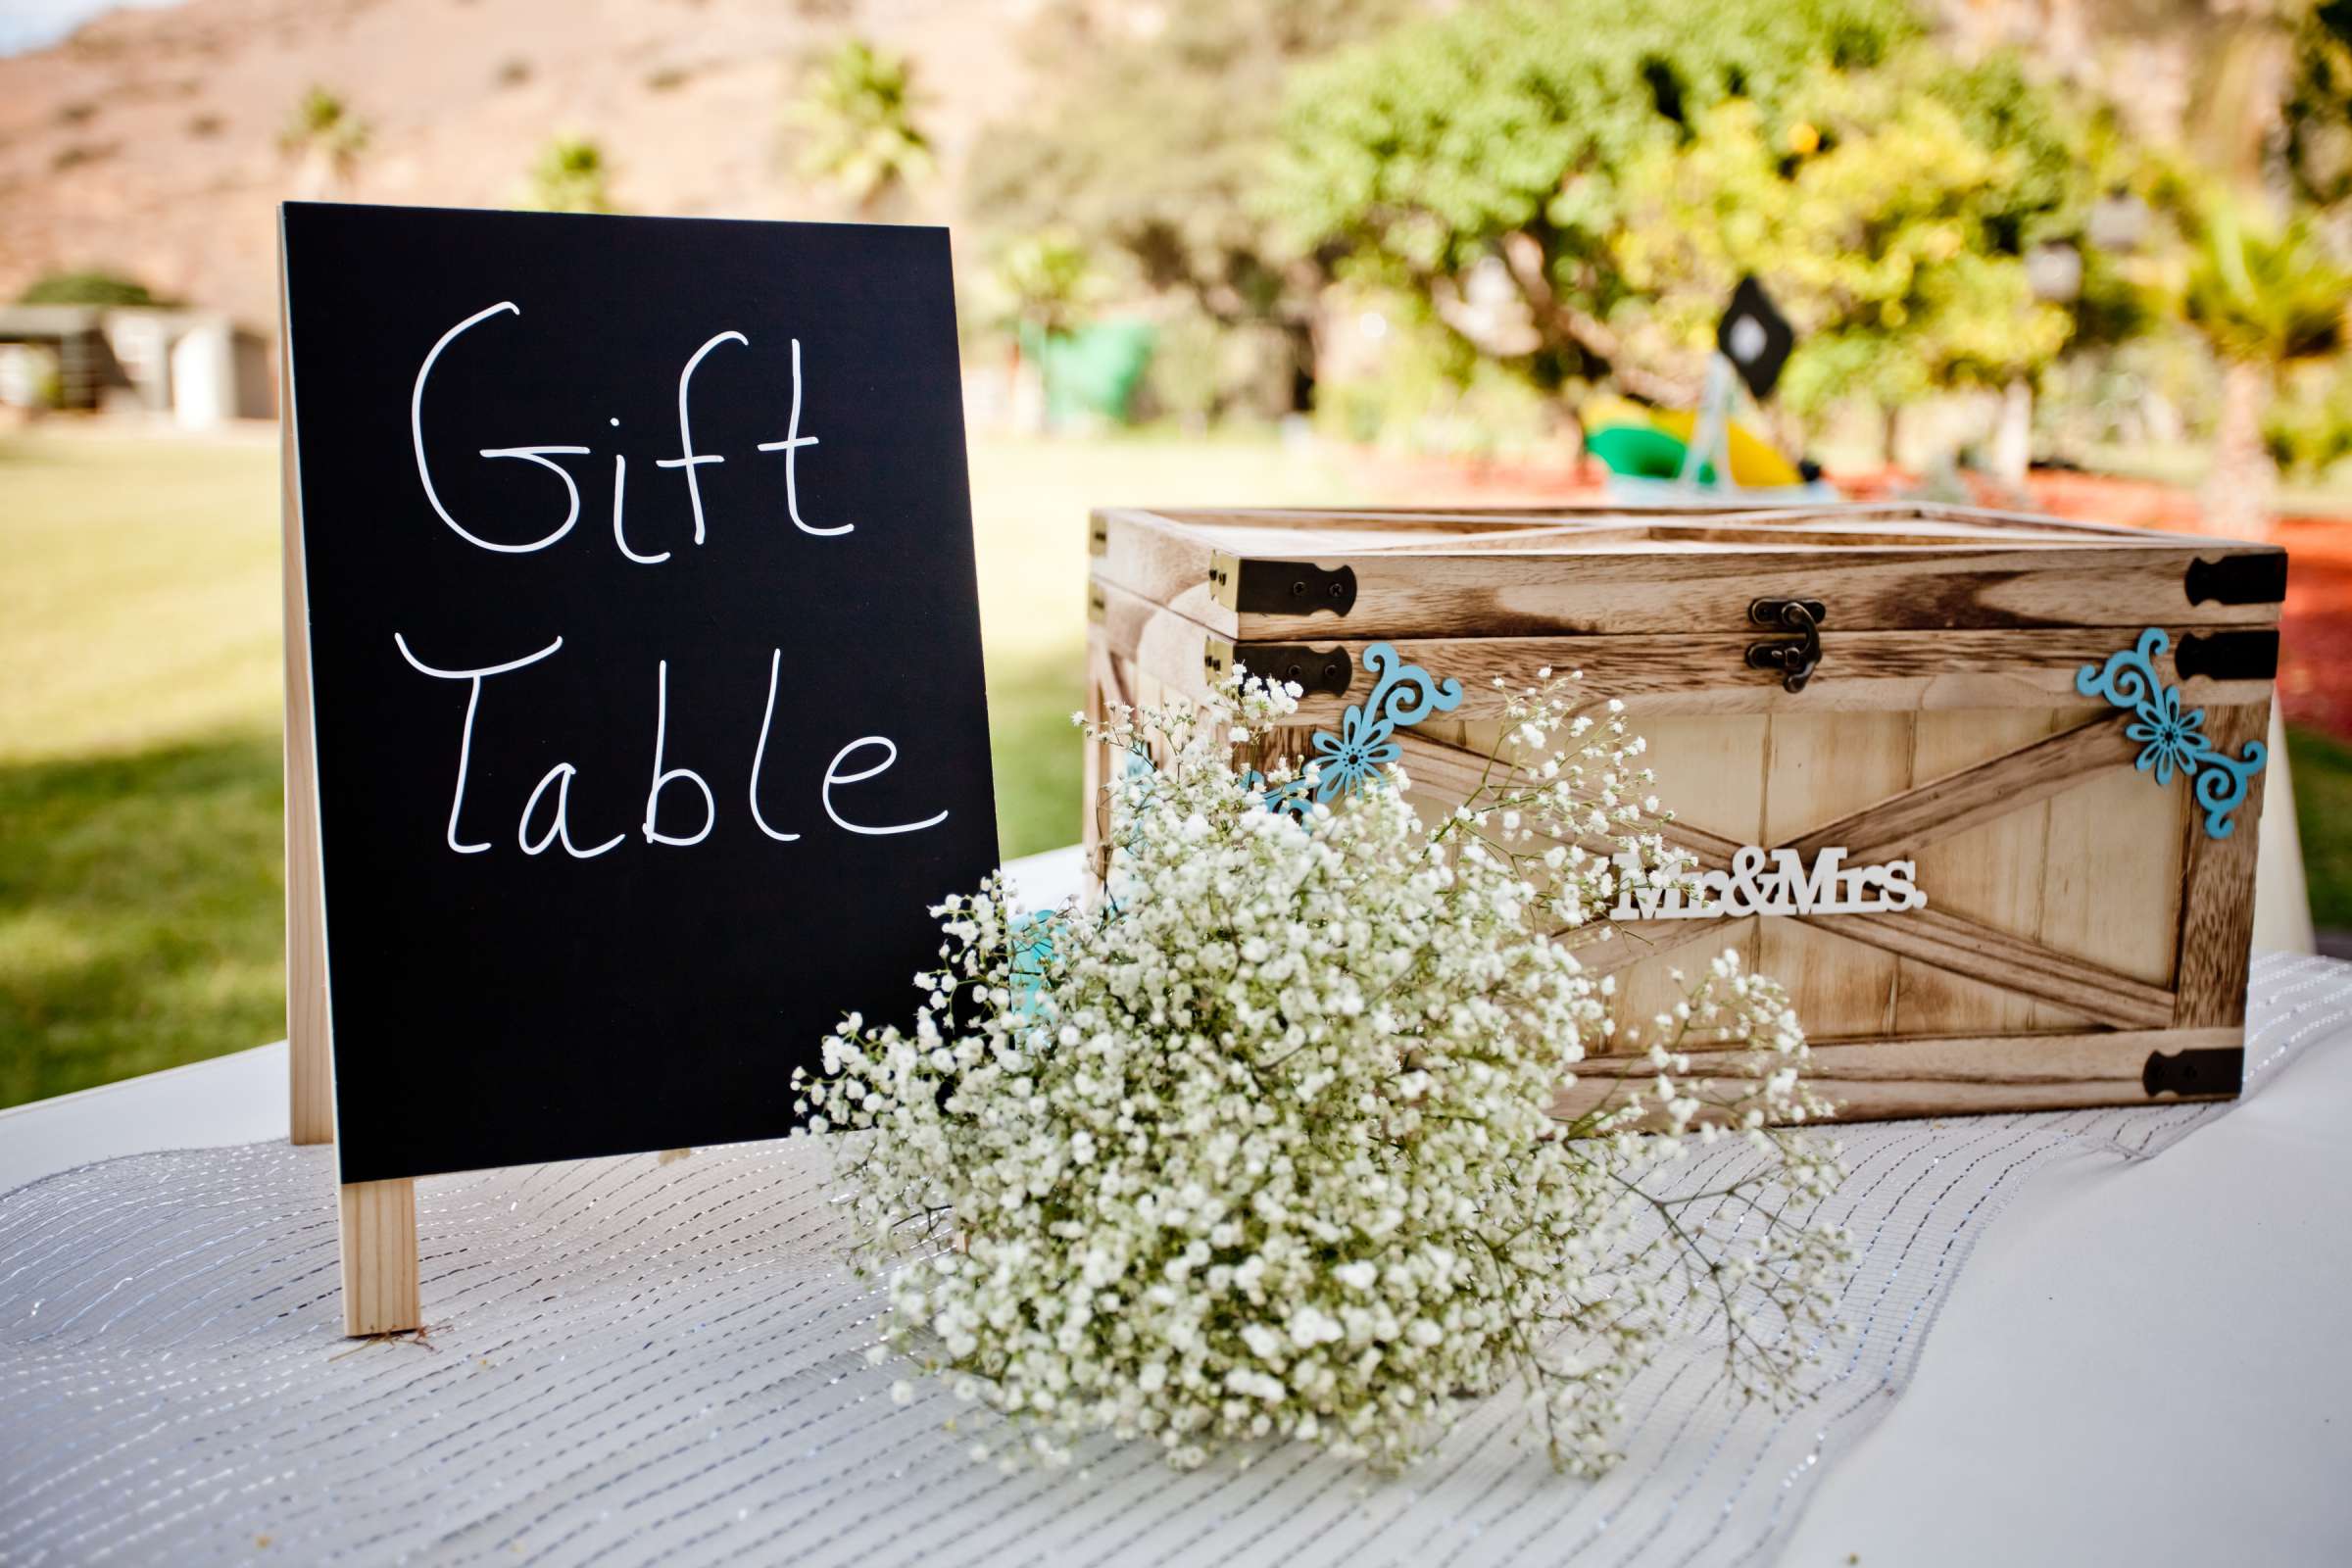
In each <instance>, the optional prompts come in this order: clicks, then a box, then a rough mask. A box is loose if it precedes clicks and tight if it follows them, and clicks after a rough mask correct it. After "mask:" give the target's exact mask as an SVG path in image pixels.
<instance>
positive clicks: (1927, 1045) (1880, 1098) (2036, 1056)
mask: <svg viewBox="0 0 2352 1568" xmlns="http://www.w3.org/2000/svg"><path fill="white" fill-rule="evenodd" d="M2244 1038H2245V1034H2244V1031H2243V1030H2242V1029H2236V1028H2214V1029H2187V1030H2183V1029H2159V1030H2148V1031H2137V1030H2108V1031H2099V1032H2095V1033H2066V1034H2039V1035H1994V1036H1990V1037H1985V1038H1955V1039H1933V1040H1893V1041H1887V1042H1885V1043H1882V1044H1871V1045H1829V1046H1819V1045H1817V1046H1815V1047H1813V1050H1812V1058H1813V1059H1812V1067H1811V1071H1810V1077H1811V1079H1812V1081H1813V1083H1814V1085H1815V1087H1816V1088H1817V1089H1819V1090H1820V1091H1821V1093H1822V1094H1824V1095H1826V1096H1827V1097H1828V1098H1829V1099H1831V1100H1832V1101H1835V1102H1837V1103H1838V1106H1839V1111H1838V1119H1839V1120H1841V1121H1874V1120H1883V1119H1885V1118H1887V1117H1893V1116H1942V1115H1951V1114H1955V1113H1968V1112H1984V1111H2003V1110H2064V1109H2070V1108H2073V1107H2077V1106H2082V1105H2145V1104H2150V1103H2164V1104H2170V1103H2177V1097H2175V1096H2171V1095H2166V1096H2164V1097H2161V1099H2159V1100H2157V1101H2153V1102H2152V1101H2150V1100H2149V1098H2148V1094H2147V1090H2146V1089H2145V1087H2144V1086H2143V1085H2142V1083H2141V1079H2140V1075H2141V1073H2142V1072H2143V1071H2145V1069H2146V1067H2147V1060H2148V1056H2149V1055H2150V1054H2152V1053H2159V1052H2161V1053H2164V1054H2172V1053H2174V1052H2178V1051H2183V1050H2188V1051H2212V1050H2227V1049H2229V1048H2230V1047H2233V1046H2238V1045H2241V1044H2242V1043H2243V1041H2244ZM1693 1055H1694V1058H1695V1059H1694V1061H1693V1068H1694V1074H1693V1075H1694V1076H1695V1075H1697V1074H1698V1073H1701V1072H1703V1071H1704V1065H1703V1062H1704V1058H1703V1057H1698V1056H1697V1054H1695V1053H1694V1054H1693ZM1730 1076H1731V1074H1730V1073H1729V1071H1728V1069H1727V1071H1726V1073H1725V1077H1726V1078H1727V1079H1728V1078H1729V1077H1730ZM1648 1077H1649V1069H1648V1068H1647V1067H1646V1066H1644V1065H1643V1064H1642V1062H1640V1061H1639V1060H1620V1059H1618V1058H1615V1057H1601V1058H1596V1059H1588V1060H1586V1061H1585V1062H1583V1063H1581V1064H1580V1065H1579V1066H1578V1067H1577V1070H1576V1082H1575V1083H1574V1084H1572V1085H1570V1086H1569V1087H1568V1088H1566V1089H1565V1090H1563V1091H1561V1094H1560V1097H1559V1099H1558V1100H1557V1101H1556V1102H1555V1103H1554V1104H1553V1106H1552V1114H1553V1115H1555V1116H1559V1117H1563V1118H1573V1117H1576V1116H1580V1115H1583V1114H1585V1113H1586V1112H1588V1111H1591V1110H1593V1109H1594V1108H1596V1107H1598V1106H1599V1105H1600V1104H1602V1103H1604V1102H1607V1101H1609V1100H1612V1099H1616V1100H1622V1099H1623V1098H1624V1097H1625V1096H1626V1095H1627V1094H1629V1093H1631V1092H1633V1091H1634V1090H1635V1089H1638V1088H1641V1087H1642V1085H1643V1084H1644V1082H1645V1080H1646V1079H1647V1078H1648ZM2197 1098H2213V1099H2228V1098H2229V1096H2226V1095H2223V1096H2212V1097H2197Z"/></svg>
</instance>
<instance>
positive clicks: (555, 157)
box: [525, 136, 613, 213]
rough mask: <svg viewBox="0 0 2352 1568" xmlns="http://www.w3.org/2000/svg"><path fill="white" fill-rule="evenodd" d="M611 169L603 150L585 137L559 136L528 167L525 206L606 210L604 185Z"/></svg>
mask: <svg viewBox="0 0 2352 1568" xmlns="http://www.w3.org/2000/svg"><path fill="white" fill-rule="evenodd" d="M612 173H613V169H612V166H611V165H610V164H608V163H607V162H606V161H605V151H604V149H603V148H602V147H601V146H599V145H598V144H597V143H596V142H595V141H593V140H591V139H590V138H588V137H586V136H558V137H557V138H556V139H555V140H553V141H551V142H549V143H548V144H547V146H546V147H545V148H544V149H542V150H541V152H540V154H539V161H538V162H537V163H535V164H533V165H532V166H531V182H530V194H529V196H528V197H527V198H526V200H525V205H526V206H528V207H531V208H533V209H535V210H537V211H539V212H543V213H609V212H611V211H612V210H613V199H612V193H611V191H610V190H609V189H608V188H607V187H608V182H609V181H610V180H611V178H612Z"/></svg>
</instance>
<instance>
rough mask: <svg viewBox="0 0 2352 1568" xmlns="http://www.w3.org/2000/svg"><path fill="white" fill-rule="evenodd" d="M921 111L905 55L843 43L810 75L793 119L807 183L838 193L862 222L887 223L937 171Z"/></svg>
mask: <svg viewBox="0 0 2352 1568" xmlns="http://www.w3.org/2000/svg"><path fill="white" fill-rule="evenodd" d="M920 107H921V97H920V94H919V93H918V92H917V90H916V87H915V81H914V68H913V66H912V65H911V64H909V63H908V61H907V58H906V57H905V56H904V55H899V54H894V53H892V52H891V51H889V50H886V49H878V48H876V47H875V46H874V45H872V44H870V43H868V42H866V41H865V40H864V39H862V38H851V39H849V40H847V41H845V42H844V43H843V44H842V45H841V46H840V47H839V48H837V49H835V50H834V51H833V52H832V53H831V54H829V55H826V56H825V57H824V58H822V59H821V60H819V61H817V62H816V63H815V64H814V65H813V66H812V67H811V68H810V69H809V75H808V79H807V81H806V82H805V83H804V85H803V88H802V91H801V95H800V96H799V97H798V98H796V99H795V100H794V101H793V102H792V104H791V106H790V108H789V109H788V111H787V118H788V120H789V121H790V122H791V123H793V124H795V125H798V126H799V127H801V129H802V131H803V133H804V135H805V138H806V139H805V141H804V143H803V145H802V147H801V152H800V159H799V169H800V172H801V175H802V177H804V178H808V179H814V180H821V181H823V182H825V183H827V184H829V185H832V186H833V187H834V188H835V189H837V190H838V191H840V192H841V194H842V195H843V196H844V197H845V198H847V199H848V201H849V203H850V206H851V207H852V209H853V210H855V211H856V212H857V213H858V216H859V217H861V218H868V219H871V218H876V217H879V216H881V215H882V213H883V212H884V211H885V209H886V208H887V207H888V206H889V205H890V204H891V203H892V202H893V201H894V200H896V199H899V198H901V197H903V196H904V195H905V194H906V192H907V190H908V189H909V188H910V187H911V186H912V185H913V184H914V183H915V182H916V181H917V180H920V179H923V178H926V177H928V176H929V174H930V173H931V171H932V169H933V167H934V162H935V161H934V159H933V156H932V152H931V138H930V137H929V136H928V135H927V134H926V133H925V132H924V131H923V128H922V127H921V126H920V125H919V124H917V123H916V121H915V114H916V111H917V110H918V109H919V108H920Z"/></svg>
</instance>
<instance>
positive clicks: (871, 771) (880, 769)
mask: <svg viewBox="0 0 2352 1568" xmlns="http://www.w3.org/2000/svg"><path fill="white" fill-rule="evenodd" d="M866 746H879V747H881V748H882V750H883V751H884V752H885V753H886V754H888V755H886V756H885V757H884V758H883V759H882V760H880V761H879V762H876V763H875V764H874V765H873V766H871V767H869V768H866V769H865V770H864V771H862V772H858V773H844V772H843V771H842V770H841V764H842V763H843V762H844V761H846V760H848V758H849V755H850V754H851V753H852V752H855V751H857V750H858V749H859V748H860V747H866ZM897 760H899V748H898V744H897V743H896V742H894V741H892V740H889V739H887V738H886V737H884V736H880V735H867V736H863V737H861V738H859V739H858V740H854V741H852V742H850V744H849V745H847V746H844V747H843V748H842V749H841V750H840V751H838V752H836V753H834V754H833V760H832V761H830V762H828V763H826V764H825V786H824V790H823V792H822V793H823V796H824V802H825V814H826V815H827V816H829V817H831V818H832V819H833V825H834V826H836V827H840V828H846V829H848V830H849V831H850V832H852V833H866V834H871V835H873V836H875V837H877V838H878V837H880V836H881V835H883V834H886V833H920V832H921V831H922V830H923V829H924V828H927V827H937V826H939V824H940V823H942V822H945V821H946V820H947V819H948V813H947V812H945V811H942V812H940V813H939V814H938V815H937V816H927V817H925V818H923V819H922V820H921V821H920V822H901V823H899V824H898V825H897V826H895V827H865V826H862V825H860V824H858V823H857V822H853V821H851V820H850V819H849V818H848V817H846V816H843V815H842V814H841V813H840V812H839V811H836V810H835V809H833V786H834V785H836V784H856V783H858V782H860V781H862V780H865V779H869V778H873V777H875V776H876V775H878V774H881V773H886V772H888V771H889V770H890V767H891V764H892V763H894V762H896V761H897Z"/></svg>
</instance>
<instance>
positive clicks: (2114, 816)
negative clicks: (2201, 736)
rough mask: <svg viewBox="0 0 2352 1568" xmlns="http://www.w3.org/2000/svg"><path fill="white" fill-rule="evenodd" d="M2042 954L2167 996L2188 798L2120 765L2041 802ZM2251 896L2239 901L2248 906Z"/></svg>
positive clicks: (2176, 944)
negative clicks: (2045, 806) (2046, 835)
mask: <svg viewBox="0 0 2352 1568" xmlns="http://www.w3.org/2000/svg"><path fill="white" fill-rule="evenodd" d="M2049 809H2050V855H2049V858H2048V859H2047V860H2046V861H2045V862H2044V866H2043V873H2042V912H2041V941H2042V943H2043V945H2044V946H2046V947H2048V948H2050V949H2052V950H2054V951H2056V952H2058V953H2061V954H2066V955H2070V956H2074V957H2076V958H2079V959H2082V960H2083V961H2085V962H2088V963H2093V964H2096V965H2098V966H2100V967H2101V968H2105V969H2110V970H2113V971H2115V972H2116V973H2118V974H2127V975H2130V976H2131V977H2132V978H2133V979H2136V980H2141V981H2145V982H2146V983H2148V984H2149V985H2154V986H2162V987H2164V988H2165V989H2167V990H2171V989H2172V987H2173V978H2174V972H2175V966H2176V960H2177V957H2178V950H2179V935H2180V933H2179V910H2180V867H2181V856H2182V854H2183V851H2184V846H2185V833H2186V831H2187V814H2188V791H2187V790H2186V788H2184V787H2183V785H2182V783H2181V781H2180V779H2178V778H2176V779H2174V780H2173V782H2172V785H2171V786H2170V787H2169V788H2168V787H2165V786H2162V785H2159V784H2158V783H2157V782H2156V780H2155V778H2154V776H2153V775H2152V774H2149V773H2142V772H2139V771H2137V770H2136V769H2134V768H2131V767H2129V766H2126V767H2118V768H2112V769H2110V770H2108V771H2107V772H2105V773H2102V774H2094V775H2092V776H2090V777H2089V778H2087V779H2085V780H2084V781H2083V782H2082V784H2081V785H2079V786H2078V787H2076V788H2074V789H2071V790H2068V791H2066V792H2065V793H2063V794H2060V795H2055V796H2052V797H2051V798H2050V802H2049ZM2250 902H2251V897H2250V895H2249V903H2250Z"/></svg>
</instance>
